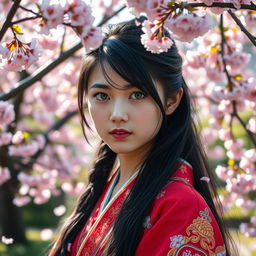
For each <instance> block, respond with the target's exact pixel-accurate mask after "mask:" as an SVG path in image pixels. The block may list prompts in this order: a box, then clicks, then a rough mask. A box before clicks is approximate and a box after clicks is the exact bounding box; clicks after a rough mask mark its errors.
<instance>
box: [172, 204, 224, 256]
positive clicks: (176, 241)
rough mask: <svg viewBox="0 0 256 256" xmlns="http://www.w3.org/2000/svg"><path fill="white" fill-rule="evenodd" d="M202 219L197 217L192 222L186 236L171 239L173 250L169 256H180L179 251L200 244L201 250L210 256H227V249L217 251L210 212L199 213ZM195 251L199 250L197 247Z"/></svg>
mask: <svg viewBox="0 0 256 256" xmlns="http://www.w3.org/2000/svg"><path fill="white" fill-rule="evenodd" d="M199 215H200V217H197V218H196V219H194V220H193V221H192V224H191V225H189V226H188V227H187V229H186V235H187V236H183V235H174V236H172V237H171V238H170V240H171V244H170V247H171V250H170V251H169V252H168V253H167V255H168V256H175V255H180V254H179V252H180V251H179V250H180V249H181V247H184V248H185V247H189V246H192V245H193V244H196V243H199V244H200V246H201V248H202V249H203V250H204V251H205V252H207V255H209V256H216V255H217V253H222V254H220V255H223V256H224V255H225V247H223V246H218V247H217V248H216V249H215V250H214V248H215V239H214V231H213V227H212V225H211V221H212V219H211V217H210V216H209V211H208V209H207V208H206V209H205V210H204V211H200V212H199ZM195 249H197V250H198V249H199V248H197V247H195Z"/></svg>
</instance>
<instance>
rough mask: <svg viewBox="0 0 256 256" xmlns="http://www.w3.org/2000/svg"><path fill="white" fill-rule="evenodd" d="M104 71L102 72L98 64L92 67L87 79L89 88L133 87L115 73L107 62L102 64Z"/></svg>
mask: <svg viewBox="0 0 256 256" xmlns="http://www.w3.org/2000/svg"><path fill="white" fill-rule="evenodd" d="M104 71H105V72H106V74H104V73H103V71H102V69H101V67H100V65H99V64H97V65H96V66H95V67H93V68H92V70H91V72H90V74H89V79H88V89H89V90H90V89H94V88H111V87H116V88H118V89H130V88H134V87H135V86H134V85H131V84H130V83H129V82H127V81H126V80H125V79H124V78H123V77H121V76H120V75H119V74H117V73H116V72H115V71H114V70H113V69H112V68H111V67H110V66H109V65H108V64H106V65H104Z"/></svg>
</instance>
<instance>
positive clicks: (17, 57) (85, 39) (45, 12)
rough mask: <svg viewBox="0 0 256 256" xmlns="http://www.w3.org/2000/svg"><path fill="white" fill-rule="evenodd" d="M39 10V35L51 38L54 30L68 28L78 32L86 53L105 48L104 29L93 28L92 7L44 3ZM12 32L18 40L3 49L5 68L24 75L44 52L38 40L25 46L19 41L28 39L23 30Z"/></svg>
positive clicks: (76, 1) (71, 1)
mask: <svg viewBox="0 0 256 256" xmlns="http://www.w3.org/2000/svg"><path fill="white" fill-rule="evenodd" d="M37 7H38V13H37V14H36V15H37V16H36V17H35V18H37V19H39V22H38V23H37V24H36V25H35V30H36V31H37V32H38V33H39V34H42V35H49V33H50V31H51V30H52V29H56V28H57V27H58V26H59V25H65V26H68V27H71V28H73V29H74V30H75V32H76V33H77V35H78V36H79V37H80V38H81V42H82V44H83V46H84V48H85V49H86V51H91V50H93V49H95V48H98V47H99V46H100V45H101V44H102V40H103V33H102V29H101V28H100V27H94V26H93V22H94V17H93V16H92V10H91V6H90V5H88V4H86V3H85V2H84V1H83V0H67V1H59V2H58V3H56V1H55V2H54V3H53V2H52V1H50V0H44V1H42V3H41V4H38V5H37ZM10 28H11V30H12V33H13V34H14V37H13V39H12V40H11V41H10V42H8V43H7V42H6V43H3V45H0V59H1V62H2V63H1V67H2V68H4V69H6V70H8V71H21V70H24V69H27V68H28V67H30V66H31V65H32V64H33V63H35V62H36V61H37V60H38V58H39V56H40V53H41V51H42V49H41V48H40V46H38V45H37V44H36V39H32V41H31V42H28V43H25V42H23V41H22V39H21V38H19V37H20V36H21V35H24V33H23V32H22V29H21V27H20V26H17V25H13V26H11V27H10ZM42 41H43V39H42V38H41V42H42ZM48 42H49V40H48ZM47 47H48V46H47Z"/></svg>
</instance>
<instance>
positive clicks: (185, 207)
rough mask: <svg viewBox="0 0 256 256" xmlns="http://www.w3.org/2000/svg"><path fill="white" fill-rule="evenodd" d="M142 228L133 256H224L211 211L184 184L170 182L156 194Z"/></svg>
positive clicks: (220, 236)
mask: <svg viewBox="0 0 256 256" xmlns="http://www.w3.org/2000/svg"><path fill="white" fill-rule="evenodd" d="M161 195H162V196H161ZM143 228H144V232H143V235H142V238H141V240H140V242H139V244H138V247H137V250H136V253H135V255H136V256H144V255H147V256H149V255H152V256H163V255H168V256H195V255H196V256H225V255H226V252H225V247H224V244H223V239H222V235H221V232H220V230H219V227H218V224H217V222H216V220H215V218H214V216H213V214H212V213H211V211H210V208H209V207H208V206H207V204H206V202H205V200H204V199H203V198H202V197H201V195H200V194H199V193H198V192H197V191H196V190H195V189H194V188H192V187H190V186H188V185H186V184H181V183H178V182H177V183H173V184H172V185H170V186H169V187H168V188H167V189H165V190H164V191H162V192H161V194H160V195H158V197H157V198H156V200H155V201H154V204H153V206H152V208H151V210H150V212H149V215H148V216H147V217H146V218H145V221H144V223H143Z"/></svg>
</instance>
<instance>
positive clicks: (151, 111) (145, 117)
mask: <svg viewBox="0 0 256 256" xmlns="http://www.w3.org/2000/svg"><path fill="white" fill-rule="evenodd" d="M134 114H135V118H136V121H137V122H138V123H140V124H142V125H146V126H147V127H148V128H151V129H155V128H156V127H158V126H160V125H161V120H162V118H161V111H160V110H159V108H157V107H156V106H154V105H153V106H152V105H151V104H150V105H148V106H144V107H142V108H141V109H138V108H137V109H135V112H134ZM145 128H146V127H145Z"/></svg>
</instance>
